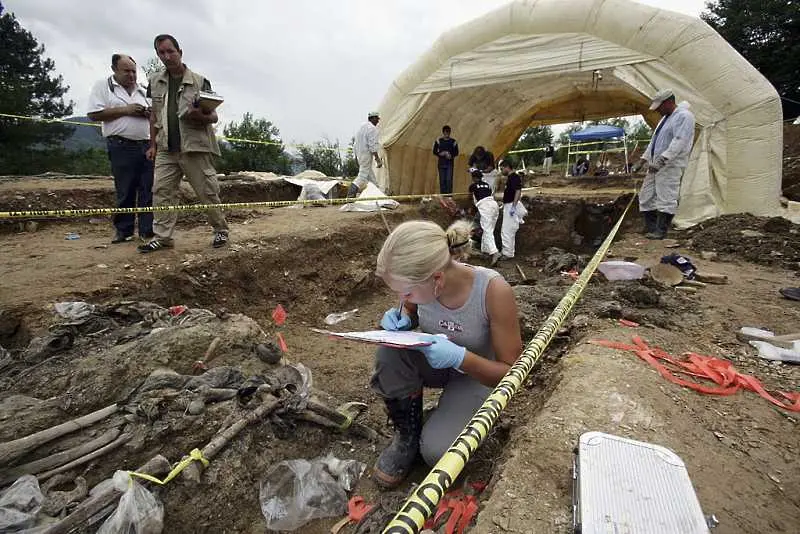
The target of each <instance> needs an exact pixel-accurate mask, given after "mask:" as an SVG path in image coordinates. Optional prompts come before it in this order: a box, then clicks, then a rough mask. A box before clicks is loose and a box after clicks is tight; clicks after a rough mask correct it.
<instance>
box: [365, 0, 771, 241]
mask: <svg viewBox="0 0 800 534" xmlns="http://www.w3.org/2000/svg"><path fill="white" fill-rule="evenodd" d="M595 71H599V72H601V73H602V75H603V79H602V80H601V81H597V80H595V79H594V76H593V72H595ZM666 87H669V88H672V89H673V90H674V91H675V93H676V95H677V97H678V99H679V100H686V101H688V102H689V104H690V105H691V109H692V111H693V112H694V113H695V116H696V119H697V126H698V131H697V139H696V141H695V145H694V148H693V151H692V154H691V157H690V160H689V166H688V167H687V170H686V173H685V175H684V182H683V185H682V187H681V202H680V207H679V212H678V214H677V216H676V223H679V224H681V225H684V226H687V225H691V224H694V223H697V222H699V221H701V220H703V219H706V218H709V217H714V216H716V215H719V214H721V213H737V212H744V211H748V212H751V213H754V214H757V215H774V214H777V213H778V212H779V209H780V203H779V195H780V180H781V160H782V158H781V156H782V149H783V144H782V143H783V141H782V136H783V134H782V123H781V121H782V115H781V105H780V99H779V97H778V94H777V92H776V91H775V89H774V87H772V85H771V84H770V83H769V82H768V81H767V80H766V79H765V78H764V77H763V76H762V75H761V74H760V73H759V72H758V71H757V70H756V69H755V68H754V67H753V66H752V65H750V64H749V63H748V62H747V61H746V60H745V59H744V58H742V57H741V56H740V55H739V54H738V53H737V52H736V51H735V50H734V49H733V48H732V47H731V46H730V45H729V44H728V43H727V42H726V41H725V40H724V39H723V38H722V37H720V36H719V35H718V34H717V33H716V32H715V31H714V30H713V29H711V27H709V26H708V25H707V24H705V23H704V22H703V21H701V20H700V19H697V18H693V17H689V16H686V15H681V14H678V13H674V12H671V11H667V10H664V9H658V8H654V7H650V6H646V5H643V4H639V3H636V2H633V1H630V0H571V1H570V2H564V1H563V0H518V1H514V2H511V3H509V4H507V5H505V6H503V7H501V8H499V9H497V10H495V11H492V12H490V13H487V14H486V15H484V16H482V17H480V18H478V19H475V20H473V21H470V22H468V23H466V24H463V25H462V26H459V27H457V28H454V29H453V30H450V31H448V32H446V33H444V34H443V35H442V36H441V37H440V38H439V39H438V40H437V41H436V42H435V43H434V44H433V46H432V47H431V48H430V50H428V51H427V52H426V53H425V54H423V55H422V56H421V57H420V58H419V60H418V61H417V62H416V63H414V64H413V65H411V66H410V67H408V68H407V69H406V70H405V71H404V72H403V73H402V74H400V76H398V78H397V79H396V80H395V81H394V82H393V83H392V84H391V85H390V87H389V89H388V91H387V93H386V95H385V97H384V99H383V102H382V104H381V107H380V111H381V115H382V124H381V144H382V150H383V151H384V155H385V161H386V166H385V167H384V169H381V171H380V172H379V179H380V181H381V185H382V186H384V187H385V188H387V189H388V190H390V191H392V192H393V193H399V194H416V193H433V192H435V191H436V189H437V184H438V181H437V178H436V159H435V157H434V156H433V154H432V153H431V147H432V145H433V141H434V140H435V139H436V138H437V137H438V136H439V135H440V133H441V127H442V125H444V124H449V125H450V126H451V127H452V128H453V136H454V137H455V138H456V139H457V140H458V141H459V145H460V148H461V152H462V154H461V155H460V156H459V157H458V158H457V160H456V170H455V177H454V178H455V180H454V182H455V190H456V191H464V190H466V188H467V186H468V176H467V174H466V168H467V163H466V160H467V158H468V156H469V154H470V153H471V151H472V149H473V148H474V147H475V146H477V145H483V146H486V147H487V148H489V149H490V150H492V151H493V152H494V153H495V155H498V156H499V155H500V154H501V153H503V152H505V151H506V150H508V148H509V147H510V146H511V145H513V143H514V142H515V141H516V139H517V138H518V137H519V135H520V134H521V133H522V132H523V131H524V130H525V128H527V127H528V126H531V125H546V124H556V123H563V122H572V121H576V120H595V119H603V118H609V117H616V116H624V115H635V114H640V115H642V116H643V117H644V118H645V120H646V121H647V122H648V123H649V124H651V125H653V124H655V123H656V122H657V120H658V116H657V115H656V114H654V113H653V112H650V111H649V110H648V105H649V97H650V96H651V95H653V94H655V93H656V92H657V91H658V90H659V89H662V88H666Z"/></svg>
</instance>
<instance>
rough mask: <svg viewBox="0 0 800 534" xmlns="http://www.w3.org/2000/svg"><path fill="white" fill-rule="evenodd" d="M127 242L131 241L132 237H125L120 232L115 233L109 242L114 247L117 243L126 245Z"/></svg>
mask: <svg viewBox="0 0 800 534" xmlns="http://www.w3.org/2000/svg"><path fill="white" fill-rule="evenodd" d="M128 241H133V236H132V235H125V234H123V233H121V232H117V233H116V235H115V236H114V239H112V240H111V242H112V243H114V244H115V245H116V244H117V243H127V242H128Z"/></svg>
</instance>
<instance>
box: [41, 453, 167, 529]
mask: <svg viewBox="0 0 800 534" xmlns="http://www.w3.org/2000/svg"><path fill="white" fill-rule="evenodd" d="M169 470H170V465H169V461H168V460H167V459H166V458H164V457H163V456H161V455H158V456H154V457H153V458H151V459H150V460H148V461H147V463H145V464H144V465H142V466H140V467H139V468H138V469H136V471H137V472H139V473H147V474H149V475H153V476H160V475H163V474H165V473H168V472H169ZM101 485H103V487H102V490H101V491H96V490H98V489H99V488H100V486H101ZM92 491H93V494H92V496H91V497H89V498H88V499H86V500H85V501H83V502H82V503H81V504H79V505H78V506H77V507H76V508H75V510H73V511H72V513H71V514H69V515H68V516H67V517H65V518H64V519H62V520H61V521H59V522H58V523H54V524H52V525H50V526H48V527H47V528H46V529H45V530H43V531H42V532H41V533H40V534H67V533H69V532H71V531H73V530H76V529H77V528H78V527H81V526H82V527H83V530H86V528H87V527H88V526H89V525H91V524H93V523H94V522H96V519H97V518H98V517H100V518H102V517H105V515H102V514H100V512H103V511H107V512H108V513H110V512H111V511H112V510H113V509H114V505H115V503H116V502H117V500H119V498H120V496H122V493H121V492H119V491H117V489H116V488H115V487H114V485H113V484H110V483H108V481H107V480H106V481H103V482H101V483H100V484H98V485H97V486H95V487H94V488H92ZM106 515H107V514H106Z"/></svg>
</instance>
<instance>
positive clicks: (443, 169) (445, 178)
mask: <svg viewBox="0 0 800 534" xmlns="http://www.w3.org/2000/svg"><path fill="white" fill-rule="evenodd" d="M450 131H451V130H450V127H449V126H447V125H445V126H443V127H442V136H441V137H440V138H439V139H437V140H436V142H435V143H433V154H434V156H436V157H438V158H439V193H441V194H442V195H449V194H450V193H452V192H453V162H454V161H455V159H456V156H458V142H457V141H456V140H455V139H453V138H452V137H450Z"/></svg>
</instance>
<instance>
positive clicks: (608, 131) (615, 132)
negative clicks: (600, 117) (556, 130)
mask: <svg viewBox="0 0 800 534" xmlns="http://www.w3.org/2000/svg"><path fill="white" fill-rule="evenodd" d="M620 138H621V139H622V145H623V147H624V151H625V162H626V164H627V162H628V143H626V140H625V129H624V128H620V127H618V126H611V125H610V124H597V125H595V126H589V127H588V128H584V129H583V130H580V131H577V132H573V133H571V134H569V145H568V146H567V170H566V174H565V176H569V156H570V154H571V153H572V142H573V141H576V142H579V141H603V140H606V139H620Z"/></svg>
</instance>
